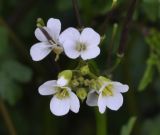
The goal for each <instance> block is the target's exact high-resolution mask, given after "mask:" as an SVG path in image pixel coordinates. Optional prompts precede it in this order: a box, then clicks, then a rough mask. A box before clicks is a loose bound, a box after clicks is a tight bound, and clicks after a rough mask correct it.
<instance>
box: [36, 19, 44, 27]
mask: <svg viewBox="0 0 160 135" xmlns="http://www.w3.org/2000/svg"><path fill="white" fill-rule="evenodd" d="M44 26H45V24H44V21H43V19H42V18H38V19H37V27H44Z"/></svg>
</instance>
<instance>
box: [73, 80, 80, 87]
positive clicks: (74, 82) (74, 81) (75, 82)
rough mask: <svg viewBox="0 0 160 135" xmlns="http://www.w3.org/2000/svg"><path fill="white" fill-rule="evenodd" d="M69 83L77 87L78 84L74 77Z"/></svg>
mask: <svg viewBox="0 0 160 135" xmlns="http://www.w3.org/2000/svg"><path fill="white" fill-rule="evenodd" d="M71 85H72V87H77V86H79V82H78V81H77V80H76V79H74V80H72V81H71Z"/></svg>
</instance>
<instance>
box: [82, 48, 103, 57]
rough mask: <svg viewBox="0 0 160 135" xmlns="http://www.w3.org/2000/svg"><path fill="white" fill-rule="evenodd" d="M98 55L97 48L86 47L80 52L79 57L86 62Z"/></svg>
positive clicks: (98, 50)
mask: <svg viewBox="0 0 160 135" xmlns="http://www.w3.org/2000/svg"><path fill="white" fill-rule="evenodd" d="M99 54H100V49H99V47H98V46H93V47H88V48H86V50H85V51H82V52H81V57H82V59H83V60H88V59H92V58H95V57H97V56H98V55H99Z"/></svg>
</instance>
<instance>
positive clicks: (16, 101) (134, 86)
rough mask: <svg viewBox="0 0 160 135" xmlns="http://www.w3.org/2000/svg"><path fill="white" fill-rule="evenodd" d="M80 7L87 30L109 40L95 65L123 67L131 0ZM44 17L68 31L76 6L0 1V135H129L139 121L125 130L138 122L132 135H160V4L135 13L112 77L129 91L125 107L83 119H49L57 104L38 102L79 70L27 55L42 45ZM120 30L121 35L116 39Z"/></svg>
mask: <svg viewBox="0 0 160 135" xmlns="http://www.w3.org/2000/svg"><path fill="white" fill-rule="evenodd" d="M137 1H138V0H137ZM78 3H79V10H80V15H81V19H82V22H83V25H84V26H89V27H93V28H94V29H95V30H96V31H97V32H99V33H100V34H101V36H104V35H105V37H106V38H105V39H104V40H103V43H102V44H101V50H102V51H101V54H100V56H98V58H96V62H93V64H94V65H95V66H97V67H98V68H99V69H100V72H101V73H104V72H106V71H107V69H109V68H111V67H112V65H114V63H115V61H116V59H117V57H116V54H117V51H118V46H119V44H120V39H121V36H122V34H123V33H122V30H123V27H125V26H124V23H125V20H126V17H127V13H128V8H129V5H130V4H131V0H130V1H129V0H118V1H117V4H116V5H115V6H114V7H112V0H79V1H78ZM39 17H41V18H43V19H44V21H45V22H46V21H47V20H48V19H49V18H51V17H53V18H58V19H60V20H61V22H62V30H64V29H65V28H67V27H70V26H72V27H77V20H76V17H75V14H74V10H73V7H72V1H71V0H0V135H66V134H68V135H98V134H97V131H99V132H101V131H102V134H101V133H99V135H103V130H107V132H108V135H120V134H121V135H129V133H125V132H127V130H129V128H131V127H132V124H133V123H134V122H133V121H134V120H133V119H131V121H130V122H129V124H128V125H126V124H127V122H128V121H129V119H130V118H131V117H132V116H136V118H137V120H136V122H135V124H134V128H133V130H132V133H131V134H132V135H160V31H159V30H160V1H159V0H139V1H138V2H137V5H136V7H135V8H134V14H133V17H132V20H131V19H130V25H129V26H130V27H129V30H128V33H127V36H126V37H125V42H126V43H124V44H126V49H125V55H124V57H123V59H122V61H121V63H120V64H119V65H118V67H117V68H116V69H115V70H114V71H113V72H111V73H110V74H109V75H110V76H111V77H112V79H113V80H116V81H120V82H122V83H126V84H128V85H129V87H130V89H129V92H128V93H126V94H124V104H123V107H122V108H121V109H120V110H119V111H116V112H115V111H111V110H109V109H108V110H107V112H106V114H104V115H101V114H99V113H97V112H96V111H95V110H97V108H93V107H88V106H86V104H85V103H82V104H81V108H80V112H79V113H78V114H74V113H72V112H70V113H69V114H68V115H66V116H63V117H56V116H54V115H52V114H51V112H50V110H49V102H50V99H51V97H50V96H46V97H43V96H40V95H39V94H38V90H37V89H38V87H39V86H40V85H41V84H42V83H43V82H45V81H47V80H53V79H56V76H57V74H58V72H59V71H61V70H63V69H67V68H73V67H74V66H75V64H76V62H74V61H73V60H70V59H68V58H66V57H65V56H61V59H60V60H59V61H58V62H57V63H56V62H55V61H54V56H53V55H52V54H50V55H49V56H48V57H47V58H45V59H44V60H43V61H40V62H34V61H32V60H31V57H30V54H29V50H30V47H31V46H32V45H33V44H34V43H36V42H37V40H36V38H35V36H34V30H35V28H36V20H37V18H39ZM115 24H117V26H118V27H117V30H116V33H115V35H113V30H114V26H115ZM110 46H112V47H110ZM110 48H111V49H110ZM108 54H109V55H108ZM108 57H109V58H108ZM95 112H96V113H95ZM105 116H106V117H105ZM105 121H106V122H107V125H105V126H106V127H105V126H103V122H105ZM101 125H102V126H101ZM123 125H126V127H124V126H123ZM127 126H128V128H127ZM122 127H123V128H122ZM104 128H105V129H104ZM125 128H126V129H125Z"/></svg>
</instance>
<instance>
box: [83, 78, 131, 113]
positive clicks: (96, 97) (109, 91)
mask: <svg viewBox="0 0 160 135" xmlns="http://www.w3.org/2000/svg"><path fill="white" fill-rule="evenodd" d="M128 89H129V87H128V85H123V84H121V83H119V82H112V81H106V82H103V85H102V86H101V88H100V90H99V91H97V90H91V91H90V92H89V93H88V96H87V101H86V103H87V105H89V106H98V108H99V111H100V112H101V113H104V112H105V110H106V107H108V108H109V109H111V110H115V111H116V110H118V109H119V108H120V107H121V106H122V104H123V96H122V94H121V93H124V92H127V91H128Z"/></svg>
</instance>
